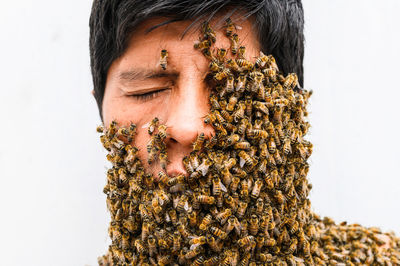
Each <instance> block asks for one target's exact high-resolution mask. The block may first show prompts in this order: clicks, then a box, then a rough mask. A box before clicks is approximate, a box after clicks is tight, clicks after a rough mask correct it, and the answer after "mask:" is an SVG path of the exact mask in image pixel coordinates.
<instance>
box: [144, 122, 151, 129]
mask: <svg viewBox="0 0 400 266" xmlns="http://www.w3.org/2000/svg"><path fill="white" fill-rule="evenodd" d="M149 126H150V122H147V123H146V124H144V125H143V126H142V128H148V127H149Z"/></svg>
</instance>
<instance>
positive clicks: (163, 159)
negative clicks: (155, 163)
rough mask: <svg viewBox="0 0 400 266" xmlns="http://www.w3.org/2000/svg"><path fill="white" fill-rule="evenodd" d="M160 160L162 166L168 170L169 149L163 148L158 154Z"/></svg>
mask: <svg viewBox="0 0 400 266" xmlns="http://www.w3.org/2000/svg"><path fill="white" fill-rule="evenodd" d="M158 160H159V161H160V165H161V168H162V169H163V170H164V171H166V170H167V164H168V155H167V149H162V150H161V151H160V153H159V155H158Z"/></svg>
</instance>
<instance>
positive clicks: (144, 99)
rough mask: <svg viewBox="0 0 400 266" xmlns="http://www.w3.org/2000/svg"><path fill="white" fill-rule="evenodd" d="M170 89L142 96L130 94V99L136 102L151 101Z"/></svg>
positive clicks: (146, 93)
mask: <svg viewBox="0 0 400 266" xmlns="http://www.w3.org/2000/svg"><path fill="white" fill-rule="evenodd" d="M169 89H170V88H162V89H158V90H154V91H149V92H145V93H140V94H130V95H128V96H129V97H132V98H135V99H136V100H139V101H149V100H151V99H154V98H155V97H156V96H157V95H158V94H159V93H161V92H163V91H165V90H169Z"/></svg>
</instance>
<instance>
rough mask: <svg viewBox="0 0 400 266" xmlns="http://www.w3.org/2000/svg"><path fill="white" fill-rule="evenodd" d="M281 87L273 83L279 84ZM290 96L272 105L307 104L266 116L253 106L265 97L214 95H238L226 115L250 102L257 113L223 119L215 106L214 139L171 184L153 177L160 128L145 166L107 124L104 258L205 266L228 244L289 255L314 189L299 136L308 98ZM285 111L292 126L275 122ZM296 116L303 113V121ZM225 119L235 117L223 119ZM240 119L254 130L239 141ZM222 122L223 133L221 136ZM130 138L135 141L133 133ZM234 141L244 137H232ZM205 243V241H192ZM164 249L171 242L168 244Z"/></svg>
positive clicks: (307, 150) (306, 148)
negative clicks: (267, 242)
mask: <svg viewBox="0 0 400 266" xmlns="http://www.w3.org/2000/svg"><path fill="white" fill-rule="evenodd" d="M275 80H276V78H275ZM248 82H252V80H251V79H249V80H248ZM282 82H283V80H282ZM278 84H279V82H277V83H276V84H273V83H271V84H269V85H270V86H271V87H272V86H273V85H274V86H275V87H276V86H277V85H278ZM285 91H286V93H287V94H291V95H286V94H285V92H284V91H283V90H282V91H281V93H282V94H280V95H279V98H276V99H285V98H286V97H290V96H292V97H293V96H294V97H295V99H300V98H301V99H305V101H303V105H301V104H299V103H297V105H296V101H295V102H292V103H290V104H287V105H283V104H282V103H281V102H279V105H280V106H279V107H278V104H275V103H274V102H273V103H272V105H271V106H268V107H266V108H268V110H269V112H268V113H266V112H265V110H263V112H262V111H261V110H262V108H261V107H260V106H258V105H256V104H254V103H255V102H256V101H260V99H257V96H256V94H254V93H252V92H250V91H243V92H242V93H238V92H230V93H225V94H224V96H223V97H221V96H220V95H221V94H220V93H219V92H217V91H216V90H213V92H212V95H211V97H213V96H217V97H219V98H220V100H221V99H225V100H226V101H227V102H229V99H230V97H232V95H233V94H234V93H236V96H237V98H238V101H237V102H238V103H237V104H236V105H235V108H234V109H233V112H231V111H230V112H229V114H231V115H234V113H235V111H237V110H239V108H242V107H240V105H242V106H243V104H244V99H245V98H246V97H247V98H246V99H247V100H249V99H251V101H252V106H253V107H252V110H251V111H249V110H246V111H245V112H244V113H245V115H242V116H238V117H235V118H234V119H233V120H232V121H230V122H227V121H226V120H225V118H223V117H222V115H221V112H223V110H222V108H223V107H220V108H214V107H211V110H210V115H211V116H213V115H217V119H219V120H216V121H214V124H213V127H214V129H215V132H216V135H215V136H216V137H217V141H216V142H213V141H212V139H206V140H205V141H204V143H202V144H201V145H200V149H197V150H196V151H193V152H192V153H191V154H190V155H188V156H187V157H186V158H184V161H183V163H184V165H185V166H186V169H187V170H188V175H187V176H185V177H184V178H182V177H181V178H179V180H177V177H168V176H167V177H166V174H165V173H164V174H165V175H159V176H158V177H155V176H153V175H152V174H151V173H153V172H154V171H155V169H156V168H158V167H156V164H157V163H158V160H157V158H158V156H159V151H160V150H162V149H166V145H165V143H164V142H163V141H161V139H162V137H160V132H157V130H156V131H155V132H154V133H153V135H152V138H154V139H156V140H155V141H154V144H153V147H152V148H155V149H156V150H157V152H156V154H154V153H153V155H154V158H155V159H154V162H152V164H151V165H150V168H147V169H146V168H145V167H144V164H143V163H142V162H141V160H140V159H139V157H138V156H137V150H136V148H135V147H132V144H131V143H134V140H133V142H130V143H128V142H127V141H124V140H125V139H126V138H125V137H124V136H121V135H118V133H117V132H119V131H118V130H116V129H115V130H110V128H111V127H112V126H111V125H110V126H109V127H108V128H107V129H106V130H105V131H104V135H103V136H105V138H106V139H107V140H106V141H105V142H103V145H104V144H105V143H106V145H104V146H105V147H106V148H107V149H108V151H109V155H108V156H107V159H108V160H110V161H111V163H112V164H113V167H112V168H111V169H110V170H109V171H108V174H107V177H108V178H107V184H106V186H105V188H104V192H105V194H106V195H107V207H108V210H109V211H110V214H111V225H110V228H109V235H110V238H111V240H112V244H111V245H110V247H109V253H108V254H107V255H105V256H103V257H101V258H100V259H101V260H104V261H109V262H110V261H111V262H112V263H123V262H128V263H130V262H134V261H138V260H139V259H140V258H141V257H142V258H143V255H145V256H147V257H148V260H149V261H153V262H156V263H157V261H159V260H162V259H165V260H166V261H170V262H172V261H180V262H179V263H181V264H187V263H191V262H193V261H194V260H195V259H196V258H198V257H199V256H203V259H211V258H213V257H215V256H218V254H219V253H220V252H221V250H222V249H221V248H222V247H225V248H228V247H229V248H231V249H232V250H234V252H237V253H238V255H239V256H238V257H240V258H242V257H243V256H245V254H251V257H255V256H256V254H258V253H260V252H261V253H265V252H267V253H270V254H280V253H279V252H286V251H287V250H288V249H289V248H290V243H291V239H294V238H298V236H299V235H301V234H304V231H306V228H307V227H308V226H309V224H310V222H311V221H312V213H311V211H310V202H309V200H308V198H307V197H308V193H309V190H310V188H311V186H310V185H309V184H308V181H307V179H306V175H307V170H308V164H307V159H308V157H309V156H310V155H311V147H312V146H311V145H310V144H309V142H307V141H304V139H303V135H304V134H306V130H304V128H308V126H307V122H306V121H305V120H304V117H305V116H304V114H303V113H304V112H305V104H306V102H307V99H308V94H307V92H306V91H303V90H293V88H285ZM267 92H268V94H269V95H270V94H271V93H273V91H267ZM210 104H211V103H210ZM211 106H213V105H211ZM254 106H257V108H254ZM264 107H265V106H264ZM281 110H282V113H283V114H284V117H286V118H287V117H288V118H289V119H286V120H283V121H282V120H281V119H282V115H279V116H278V115H277V113H278V112H280V111H281ZM298 112H302V116H300V115H299V114H298ZM225 114H226V113H225ZM285 115H286V116H285ZM222 119H224V120H225V121H222ZM226 119H230V118H229V117H228V116H227V115H226ZM244 119H247V120H248V122H249V124H248V125H247V126H246V128H245V129H244V132H242V134H238V132H237V131H238V128H239V127H240V126H241V123H244V121H245V120H244ZM261 122H262V126H260V123H261ZM218 123H219V124H218ZM228 123H230V125H228ZM221 125H224V126H223V127H224V128H226V129H224V130H222V128H221ZM117 128H119V127H118V126H117ZM279 128H280V130H281V131H282V132H281V133H280V132H279ZM300 129H303V130H300ZM126 130H127V131H129V129H126ZM268 130H269V132H268ZM110 131H112V132H110ZM282 133H283V134H282ZM128 134H131V135H134V132H129V133H128ZM235 134H237V135H239V137H238V138H237V137H236V138H234V137H232V136H233V135H235ZM279 134H281V135H279ZM296 134H297V135H296ZM272 142H274V143H272ZM213 143H214V144H213ZM285 143H286V146H285V145H284V144H285ZM162 176H163V177H164V178H162ZM174 178H175V179H174ZM238 178H239V181H240V182H237V180H238ZM172 180H174V181H172ZM259 199H261V200H259ZM257 202H258V203H257ZM261 202H262V204H261ZM243 206H246V207H243ZM188 217H190V218H188ZM193 217H195V218H193ZM209 217H211V219H210V220H208V219H207V218H209ZM229 217H233V219H231V221H235V226H234V228H235V230H232V226H231V224H229V222H228V219H229ZM228 224H229V225H228ZM149 228H150V229H149ZM200 228H201V229H200ZM204 228H206V229H204ZM211 228H212V229H211ZM227 228H231V229H227ZM228 230H229V233H226V232H227V231H228ZM174 232H179V240H173V237H172V236H173V233H174ZM225 234H226V235H225ZM283 235H284V236H283ZM149 236H150V238H149ZM202 236H203V237H205V238H206V239H208V240H209V242H207V243H202V244H199V243H196V242H193V241H192V239H194V238H196V239H197V238H198V237H202ZM257 237H264V238H266V239H274V240H275V244H274V245H270V246H267V245H265V244H260V246H259V245H256V244H255V243H256V238H257ZM153 238H155V239H156V240H157V241H158V242H157V243H158V244H157V248H156V250H154V247H152V246H151V245H150V243H149V239H153ZM214 241H216V242H214ZM162 243H166V244H165V246H162V245H161V244H162ZM216 243H217V244H216ZM234 243H240V244H239V245H238V244H234ZM160 245H161V246H160ZM200 247H201V248H200ZM188 252H194V253H193V254H194V255H193V257H192V256H191V255H190V256H186V257H185V256H183V257H182V254H186V253H188ZM289 253H290V250H289ZM292 253H293V252H292Z"/></svg>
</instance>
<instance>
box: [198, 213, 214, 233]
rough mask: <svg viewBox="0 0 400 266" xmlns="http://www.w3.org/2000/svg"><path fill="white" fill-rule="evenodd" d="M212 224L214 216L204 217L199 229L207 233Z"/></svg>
mask: <svg viewBox="0 0 400 266" xmlns="http://www.w3.org/2000/svg"><path fill="white" fill-rule="evenodd" d="M211 222H212V216H211V214H207V215H206V216H204V218H203V220H202V221H201V223H200V225H199V229H200V230H201V231H205V230H207V226H209V225H210V224H211Z"/></svg>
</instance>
